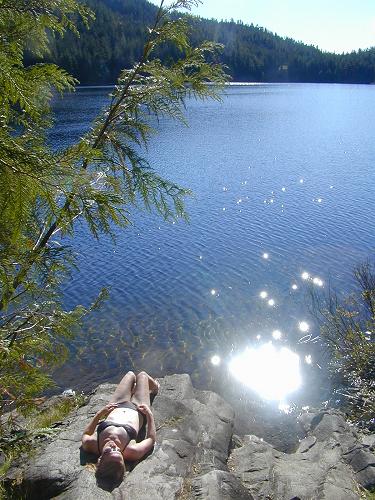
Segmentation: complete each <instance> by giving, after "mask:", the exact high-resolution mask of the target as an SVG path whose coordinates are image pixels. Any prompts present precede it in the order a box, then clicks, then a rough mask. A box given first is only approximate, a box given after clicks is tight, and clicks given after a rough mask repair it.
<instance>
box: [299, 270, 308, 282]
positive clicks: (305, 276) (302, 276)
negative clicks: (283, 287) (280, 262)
mask: <svg viewBox="0 0 375 500" xmlns="http://www.w3.org/2000/svg"><path fill="white" fill-rule="evenodd" d="M301 278H302V279H303V280H308V279H309V278H310V275H309V273H307V272H306V271H304V272H303V273H302V274H301Z"/></svg>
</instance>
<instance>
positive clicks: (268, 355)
mask: <svg viewBox="0 0 375 500" xmlns="http://www.w3.org/2000/svg"><path fill="white" fill-rule="evenodd" d="M229 371H230V373H231V374H232V375H233V376H234V377H235V378H236V379H237V380H239V381H240V382H242V383H243V384H244V385H247V386H248V387H250V388H251V389H253V390H254V391H255V392H257V393H258V394H259V395H260V396H261V397H262V398H264V399H267V400H270V401H285V399H286V396H287V395H288V394H290V393H292V392H294V391H296V390H297V389H298V388H299V387H300V386H301V383H302V379H301V374H300V359H299V356H298V355H297V354H295V353H294V352H292V351H290V350H289V349H287V348H286V347H282V348H281V349H277V348H276V347H275V346H274V345H273V344H272V342H269V343H267V344H263V345H262V346H260V347H257V348H247V349H246V350H245V351H244V352H242V353H241V354H239V355H238V356H236V357H235V358H233V359H232V360H231V361H230V363H229Z"/></svg>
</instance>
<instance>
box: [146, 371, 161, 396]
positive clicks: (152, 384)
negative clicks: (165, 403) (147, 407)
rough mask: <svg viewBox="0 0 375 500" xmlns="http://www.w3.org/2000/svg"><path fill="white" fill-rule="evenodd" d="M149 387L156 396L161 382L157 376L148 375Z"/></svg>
mask: <svg viewBox="0 0 375 500" xmlns="http://www.w3.org/2000/svg"><path fill="white" fill-rule="evenodd" d="M148 387H149V389H150V394H152V395H153V396H156V394H157V393H158V392H159V389H160V382H159V381H158V380H156V378H152V377H150V375H149V376H148Z"/></svg>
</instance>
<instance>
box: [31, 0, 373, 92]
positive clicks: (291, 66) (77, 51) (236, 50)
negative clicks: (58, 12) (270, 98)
mask: <svg viewBox="0 0 375 500" xmlns="http://www.w3.org/2000/svg"><path fill="white" fill-rule="evenodd" d="M85 3H86V4H87V5H89V6H90V7H91V8H92V9H93V10H94V11H95V13H96V20H95V22H94V23H93V24H92V25H91V27H90V29H89V30H87V29H86V28H85V27H84V26H83V25H81V26H79V31H80V37H79V38H77V37H76V36H75V35H73V34H71V33H69V34H68V35H66V36H65V37H64V38H63V39H58V38H57V39H55V40H54V41H53V44H52V52H51V55H50V56H49V57H48V61H53V62H55V63H57V64H58V65H59V66H62V67H63V68H65V69H66V70H67V71H69V72H70V73H71V74H73V75H74V76H75V77H76V78H77V79H78V80H79V81H80V82H81V84H83V85H89V84H111V83H115V81H116V79H117V76H118V74H119V72H120V70H121V69H123V68H126V67H130V66H131V65H132V64H133V63H134V62H135V61H137V60H138V59H139V57H140V55H141V53H142V47H143V43H144V40H145V37H146V27H147V26H149V25H151V23H152V21H153V20H154V18H155V14H156V11H157V7H156V6H155V5H153V4H150V3H149V2H147V1H146V0H86V1H85ZM190 23H191V26H192V30H191V39H192V41H193V43H195V44H197V43H199V42H201V41H203V40H214V41H217V42H220V43H223V44H224V45H225V49H224V51H223V53H222V55H221V57H220V62H222V63H224V64H226V65H227V66H228V72H229V73H230V74H231V75H232V77H233V80H235V81H259V82H327V83H328V82H330V83H374V82H375V47H374V48H371V49H367V50H359V51H358V52H352V53H350V54H342V55H338V54H332V53H328V52H322V51H321V50H319V49H317V48H316V47H313V46H309V45H305V44H303V43H300V42H296V41H295V40H292V39H290V38H282V37H280V36H278V35H275V34H273V33H271V32H270V31H267V30H266V29H264V28H260V27H258V26H254V25H252V24H251V25H246V24H243V23H241V22H234V21H221V22H219V21H216V20H213V19H211V20H208V19H201V18H198V17H192V18H191V19H190ZM158 55H159V57H160V58H161V59H163V60H164V61H165V60H168V59H169V58H174V57H175V56H176V55H177V54H175V53H174V52H173V50H172V49H170V47H165V48H164V49H163V50H162V51H160V52H159V54H158ZM28 62H34V61H32V59H31V58H30V59H29V61H28Z"/></svg>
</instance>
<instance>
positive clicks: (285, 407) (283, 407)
mask: <svg viewBox="0 0 375 500" xmlns="http://www.w3.org/2000/svg"><path fill="white" fill-rule="evenodd" d="M278 408H279V410H280V411H282V412H283V413H290V411H291V409H290V405H288V404H287V403H282V402H281V403H279V406H278Z"/></svg>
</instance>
